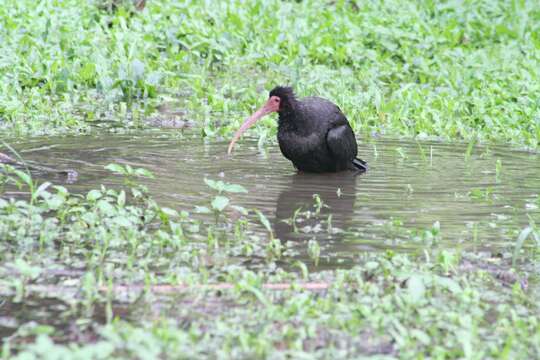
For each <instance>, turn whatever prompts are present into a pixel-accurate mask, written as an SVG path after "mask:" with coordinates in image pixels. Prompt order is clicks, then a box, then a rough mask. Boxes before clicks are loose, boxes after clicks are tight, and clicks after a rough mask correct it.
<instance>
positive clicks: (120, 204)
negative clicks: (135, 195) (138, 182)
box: [117, 190, 126, 207]
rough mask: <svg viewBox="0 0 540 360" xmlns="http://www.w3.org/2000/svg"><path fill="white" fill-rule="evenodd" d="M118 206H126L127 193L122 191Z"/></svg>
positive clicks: (119, 195)
mask: <svg viewBox="0 0 540 360" xmlns="http://www.w3.org/2000/svg"><path fill="white" fill-rule="evenodd" d="M117 204H118V206H121V207H123V206H124V205H126V192H125V191H124V190H122V191H120V194H118V200H117Z"/></svg>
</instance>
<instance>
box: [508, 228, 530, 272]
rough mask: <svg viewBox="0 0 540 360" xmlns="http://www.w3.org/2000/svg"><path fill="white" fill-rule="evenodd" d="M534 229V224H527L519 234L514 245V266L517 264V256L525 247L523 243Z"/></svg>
mask: <svg viewBox="0 0 540 360" xmlns="http://www.w3.org/2000/svg"><path fill="white" fill-rule="evenodd" d="M532 231H533V228H532V226H527V227H526V228H525V229H523V230H521V232H520V233H519V236H518V238H517V241H516V245H515V246H514V254H513V255H512V266H515V263H516V260H517V257H518V255H519V252H520V251H521V249H522V248H523V244H524V243H525V240H527V238H528V237H529V235H531V233H532Z"/></svg>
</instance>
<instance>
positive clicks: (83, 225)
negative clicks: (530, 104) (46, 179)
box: [0, 165, 540, 359]
mask: <svg viewBox="0 0 540 360" xmlns="http://www.w3.org/2000/svg"><path fill="white" fill-rule="evenodd" d="M108 168H109V169H110V170H112V171H115V172H117V173H119V174H123V176H126V184H129V185H130V187H126V188H125V189H116V190H113V189H106V188H104V187H103V188H101V189H95V190H91V191H89V192H88V193H86V194H82V195H78V194H71V193H70V192H69V191H67V190H66V189H65V188H63V187H59V186H54V185H52V184H50V183H44V184H36V183H34V182H33V180H32V179H31V178H30V177H28V176H26V175H25V174H24V173H22V172H20V171H15V170H13V169H12V168H9V167H7V168H6V167H4V171H6V173H5V175H3V176H2V178H1V180H2V182H1V183H2V184H5V185H8V184H13V185H18V186H19V187H20V188H21V189H22V190H30V193H29V197H28V198H27V199H19V200H14V199H13V200H7V199H3V198H0V218H1V219H2V222H1V223H0V238H2V242H1V243H0V253H1V254H2V255H1V262H0V274H1V276H0V293H2V296H3V301H2V303H1V304H0V306H1V307H0V310H2V309H4V310H5V312H4V315H3V319H4V320H3V322H2V325H1V326H0V330H1V331H2V333H3V334H6V335H7V334H9V336H6V337H5V338H4V339H3V345H2V354H3V357H4V358H9V357H10V356H12V355H16V358H19V359H34V358H55V359H70V358H73V357H77V358H81V359H94V358H110V357H125V358H141V359H148V358H185V359H191V358H216V357H218V358H250V359H253V358H255V359H256V358H287V357H292V358H321V359H324V358H355V357H358V356H367V355H373V356H375V355H378V356H386V357H387V358H394V357H400V358H411V359H416V358H419V356H420V357H423V356H425V357H427V358H440V359H445V358H448V359H453V358H467V359H483V358H497V359H509V358H511V359H528V358H535V357H538V356H539V355H540V347H539V344H540V311H539V310H540V309H539V308H538V302H537V300H536V299H537V296H538V294H536V293H535V290H534V289H537V284H536V283H532V284H529V282H528V280H527V276H531V275H532V274H533V273H534V272H529V271H521V272H516V271H515V270H513V269H512V268H511V264H510V262H509V261H510V260H509V258H508V257H506V256H503V257H499V254H498V253H497V254H493V255H491V254H489V253H485V252H484V253H478V254H475V253H468V254H467V253H461V252H460V251H457V250H445V249H441V248H439V247H437V246H425V247H423V248H420V249H419V250H418V252H417V253H411V254H397V253H394V252H392V251H387V252H386V253H378V254H376V253H371V254H369V253H359V254H357V255H356V256H355V259H354V263H355V264H356V265H355V266H354V267H352V268H349V269H342V270H333V271H322V272H310V271H308V268H307V266H306V264H304V263H300V262H298V261H297V262H296V264H295V265H294V266H292V267H291V266H285V267H283V266H282V265H280V264H287V263H288V262H291V259H290V257H289V255H287V252H288V251H289V250H292V249H289V246H291V245H290V244H281V243H280V242H279V240H275V241H268V239H266V238H261V237H259V236H252V234H253V230H254V228H257V227H263V228H264V227H266V225H265V221H264V220H263V219H262V218H260V219H259V220H261V224H260V225H258V221H257V219H258V217H259V216H260V213H259V212H258V211H248V210H245V209H244V210H245V211H243V212H242V214H243V215H241V216H240V217H239V218H236V219H235V220H233V219H231V218H229V217H227V216H220V217H216V221H215V222H214V221H212V220H211V219H209V221H201V220H195V219H194V218H193V217H192V216H190V214H189V213H188V212H186V211H183V212H181V213H178V212H176V211H175V210H173V209H169V208H163V207H160V206H159V205H158V204H157V203H156V202H155V201H153V200H152V198H151V197H150V196H149V194H148V193H147V191H146V189H145V187H144V186H142V185H138V184H137V179H138V178H139V177H141V176H143V177H147V176H151V174H149V173H148V172H147V171H143V170H140V169H132V168H128V167H120V166H118V165H114V166H108ZM207 184H208V185H209V186H210V187H211V188H213V189H216V190H217V191H218V195H217V196H216V198H218V197H224V194H228V193H234V192H238V191H245V189H243V188H242V187H239V186H237V185H233V184H226V183H222V182H216V181H211V180H207ZM214 201H215V198H214V199H211V198H209V199H208V202H209V203H211V204H214ZM316 204H317V202H316V201H315V205H316ZM232 206H234V204H233V203H231V202H227V204H225V205H224V206H219V208H215V211H219V212H224V211H227V209H228V207H232ZM395 223H396V226H400V224H399V222H398V221H395ZM523 232H525V233H526V235H522V234H520V236H519V237H520V239H521V240H520V241H519V242H520V243H519V245H517V246H516V248H515V249H514V256H515V260H516V261H517V265H523V264H525V265H526V264H533V263H534V262H535V261H537V260H538V258H539V255H540V252H539V251H538V249H539V247H538V245H539V243H538V241H540V232H539V231H538V229H537V227H536V226H535V225H534V223H532V222H531V225H530V226H529V227H527V228H526V229H524V231H523ZM523 232H522V233H523ZM411 236H414V234H411ZM293 246H296V247H298V246H300V247H302V246H304V247H310V246H312V245H310V244H302V243H299V244H293ZM512 250H513V249H508V251H512ZM503 253H504V252H503ZM242 257H244V258H250V259H253V262H252V266H253V265H255V267H254V268H253V269H249V268H248V267H246V266H245V265H243V262H242V261H239V259H240V260H241V258H242ZM280 260H283V262H280ZM312 262H313V263H314V264H316V262H317V258H314V257H312ZM257 264H259V266H257ZM308 265H309V263H308ZM311 265H313V264H311ZM524 268H527V266H525V267H524ZM297 270H300V271H297ZM531 280H532V281H534V282H536V281H537V278H536V277H534V276H533V277H532V278H531ZM222 283H228V284H232V288H230V289H222V290H216V289H212V288H211V286H213V285H215V284H222ZM271 283H286V284H292V286H293V287H294V286H301V284H304V283H318V284H326V285H327V289H325V290H322V291H309V290H302V289H301V288H300V287H298V288H293V289H289V290H283V291H280V290H270V289H266V288H265V287H264V284H271ZM179 284H180V285H187V288H183V287H182V288H176V289H174V288H173V289H170V290H169V291H167V292H165V293H164V292H163V291H161V292H160V291H159V289H160V286H161V287H163V286H164V285H165V286H166V285H171V286H173V287H174V286H178V285H179ZM126 285H127V286H130V285H131V286H138V287H135V288H132V290H131V291H126V290H120V287H122V286H126ZM13 322H16V324H13ZM420 354H422V355H420Z"/></svg>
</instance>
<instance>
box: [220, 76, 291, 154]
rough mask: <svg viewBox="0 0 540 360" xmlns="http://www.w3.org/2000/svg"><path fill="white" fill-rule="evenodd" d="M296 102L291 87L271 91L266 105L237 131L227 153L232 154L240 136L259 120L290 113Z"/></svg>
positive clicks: (280, 87)
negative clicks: (269, 115)
mask: <svg viewBox="0 0 540 360" xmlns="http://www.w3.org/2000/svg"><path fill="white" fill-rule="evenodd" d="M294 101H295V97H294V92H293V89H292V88H291V87H286V86H276V87H275V88H273V89H272V91H270V95H269V96H268V100H267V101H266V103H265V104H264V105H263V106H262V107H261V108H260V109H259V110H257V111H255V112H254V113H253V114H252V115H251V116H250V117H248V118H247V119H246V121H244V123H243V124H242V126H240V128H239V129H238V130H237V131H236V133H235V134H234V137H233V139H232V140H231V142H230V144H229V149H228V150H227V153H229V154H230V153H231V152H232V149H233V147H234V144H235V143H236V142H237V141H238V139H240V136H242V134H243V133H244V132H245V131H246V130H247V129H249V128H250V127H251V126H252V125H253V124H255V123H256V122H257V120H259V119H260V118H262V117H263V116H265V115H268V114H270V113H273V112H278V113H281V112H284V111H290V110H291V109H292V106H293V103H294Z"/></svg>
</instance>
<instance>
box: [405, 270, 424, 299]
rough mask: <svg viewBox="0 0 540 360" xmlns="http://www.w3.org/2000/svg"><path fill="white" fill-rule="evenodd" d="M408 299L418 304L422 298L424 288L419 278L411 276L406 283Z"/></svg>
mask: <svg viewBox="0 0 540 360" xmlns="http://www.w3.org/2000/svg"><path fill="white" fill-rule="evenodd" d="M407 290H408V293H409V299H410V301H411V302H412V303H418V302H419V301H420V300H422V299H423V298H424V294H425V292H426V287H425V285H424V281H423V280H422V277H421V276H418V275H412V276H411V277H410V278H409V280H408V281H407Z"/></svg>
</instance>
